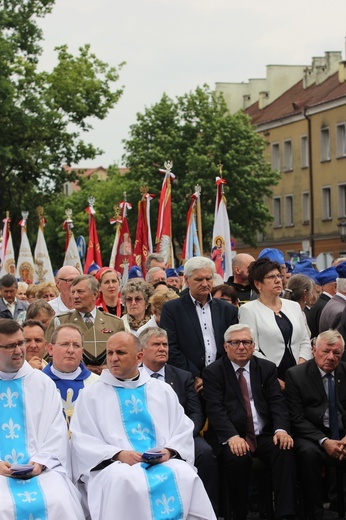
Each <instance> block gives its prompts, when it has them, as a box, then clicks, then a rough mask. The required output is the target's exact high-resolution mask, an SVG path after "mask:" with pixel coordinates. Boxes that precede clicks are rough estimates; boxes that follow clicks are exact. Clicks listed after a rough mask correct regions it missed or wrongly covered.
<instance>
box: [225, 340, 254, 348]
mask: <svg viewBox="0 0 346 520" xmlns="http://www.w3.org/2000/svg"><path fill="white" fill-rule="evenodd" d="M225 343H227V345H231V347H235V348H238V347H239V345H240V343H242V344H243V347H245V348H248V347H251V345H252V344H253V341H251V340H250V339H244V340H243V341H242V340H241V339H232V340H231V341H226V342H225Z"/></svg>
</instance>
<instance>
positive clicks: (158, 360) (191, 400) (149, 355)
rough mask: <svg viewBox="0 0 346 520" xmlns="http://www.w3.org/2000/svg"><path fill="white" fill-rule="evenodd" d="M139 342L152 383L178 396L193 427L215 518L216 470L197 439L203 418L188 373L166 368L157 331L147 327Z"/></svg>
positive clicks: (165, 349) (165, 344) (211, 455)
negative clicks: (163, 383) (157, 383)
mask: <svg viewBox="0 0 346 520" xmlns="http://www.w3.org/2000/svg"><path fill="white" fill-rule="evenodd" d="M139 340H140V342H141V345H142V347H143V358H142V359H143V366H144V368H145V369H146V370H147V371H148V373H149V374H150V375H151V377H155V379H159V380H161V381H164V382H166V383H167V384H169V385H170V386H171V388H172V389H173V390H174V391H175V393H176V394H177V396H178V399H179V402H180V404H181V406H182V407H183V408H184V411H185V414H186V415H187V416H188V417H189V418H190V419H191V420H192V422H193V423H194V431H193V436H194V443H195V465H196V468H197V470H198V475H199V476H200V478H201V480H202V482H203V484H204V487H205V489H206V491H207V493H208V496H209V499H210V501H211V503H212V505H213V508H214V511H215V514H216V515H217V504H218V468H217V461H216V457H215V455H214V453H213V450H212V448H211V446H210V445H209V444H208V443H207V441H206V440H205V439H204V438H203V437H201V436H200V431H201V430H202V428H203V426H204V423H205V416H204V414H203V412H202V406H201V403H200V400H199V397H198V394H197V392H196V390H195V388H194V384H193V378H192V375H191V373H190V372H187V371H186V370H181V369H180V368H176V367H173V366H170V365H167V364H166V363H167V360H168V341H167V333H166V331H165V330H163V329H161V328H159V327H150V328H147V329H145V330H144V331H143V332H141V334H140V336H139Z"/></svg>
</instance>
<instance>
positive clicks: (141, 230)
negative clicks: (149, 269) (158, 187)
mask: <svg viewBox="0 0 346 520" xmlns="http://www.w3.org/2000/svg"><path fill="white" fill-rule="evenodd" d="M140 190H141V193H142V199H141V200H140V201H139V202H138V220H137V228H136V239H135V246H134V255H135V261H136V264H137V265H138V267H140V268H141V269H142V273H143V276H144V277H145V274H146V270H145V261H146V259H147V257H148V255H150V254H151V253H152V252H153V242H152V239H151V230H150V202H151V201H152V200H153V198H154V197H155V195H151V194H150V193H148V187H147V186H142V187H141V188H140Z"/></svg>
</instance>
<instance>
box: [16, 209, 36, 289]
mask: <svg viewBox="0 0 346 520" xmlns="http://www.w3.org/2000/svg"><path fill="white" fill-rule="evenodd" d="M28 216H29V212H28V211H22V217H23V218H22V220H21V221H20V222H19V225H20V226H21V228H22V237H21V242H20V247H19V255H18V261H17V272H16V278H17V280H18V281H20V282H26V283H27V284H28V285H30V284H32V283H33V282H34V259H33V256H32V252H31V247H30V244H29V239H28V235H27V233H26V229H27V226H26V224H27V220H28Z"/></svg>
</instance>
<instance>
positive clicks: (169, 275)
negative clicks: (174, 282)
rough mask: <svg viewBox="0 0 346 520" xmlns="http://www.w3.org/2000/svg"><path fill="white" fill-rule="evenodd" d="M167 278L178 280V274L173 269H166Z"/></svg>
mask: <svg viewBox="0 0 346 520" xmlns="http://www.w3.org/2000/svg"><path fill="white" fill-rule="evenodd" d="M166 276H167V278H178V276H179V275H178V273H177V271H176V270H175V269H166Z"/></svg>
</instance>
